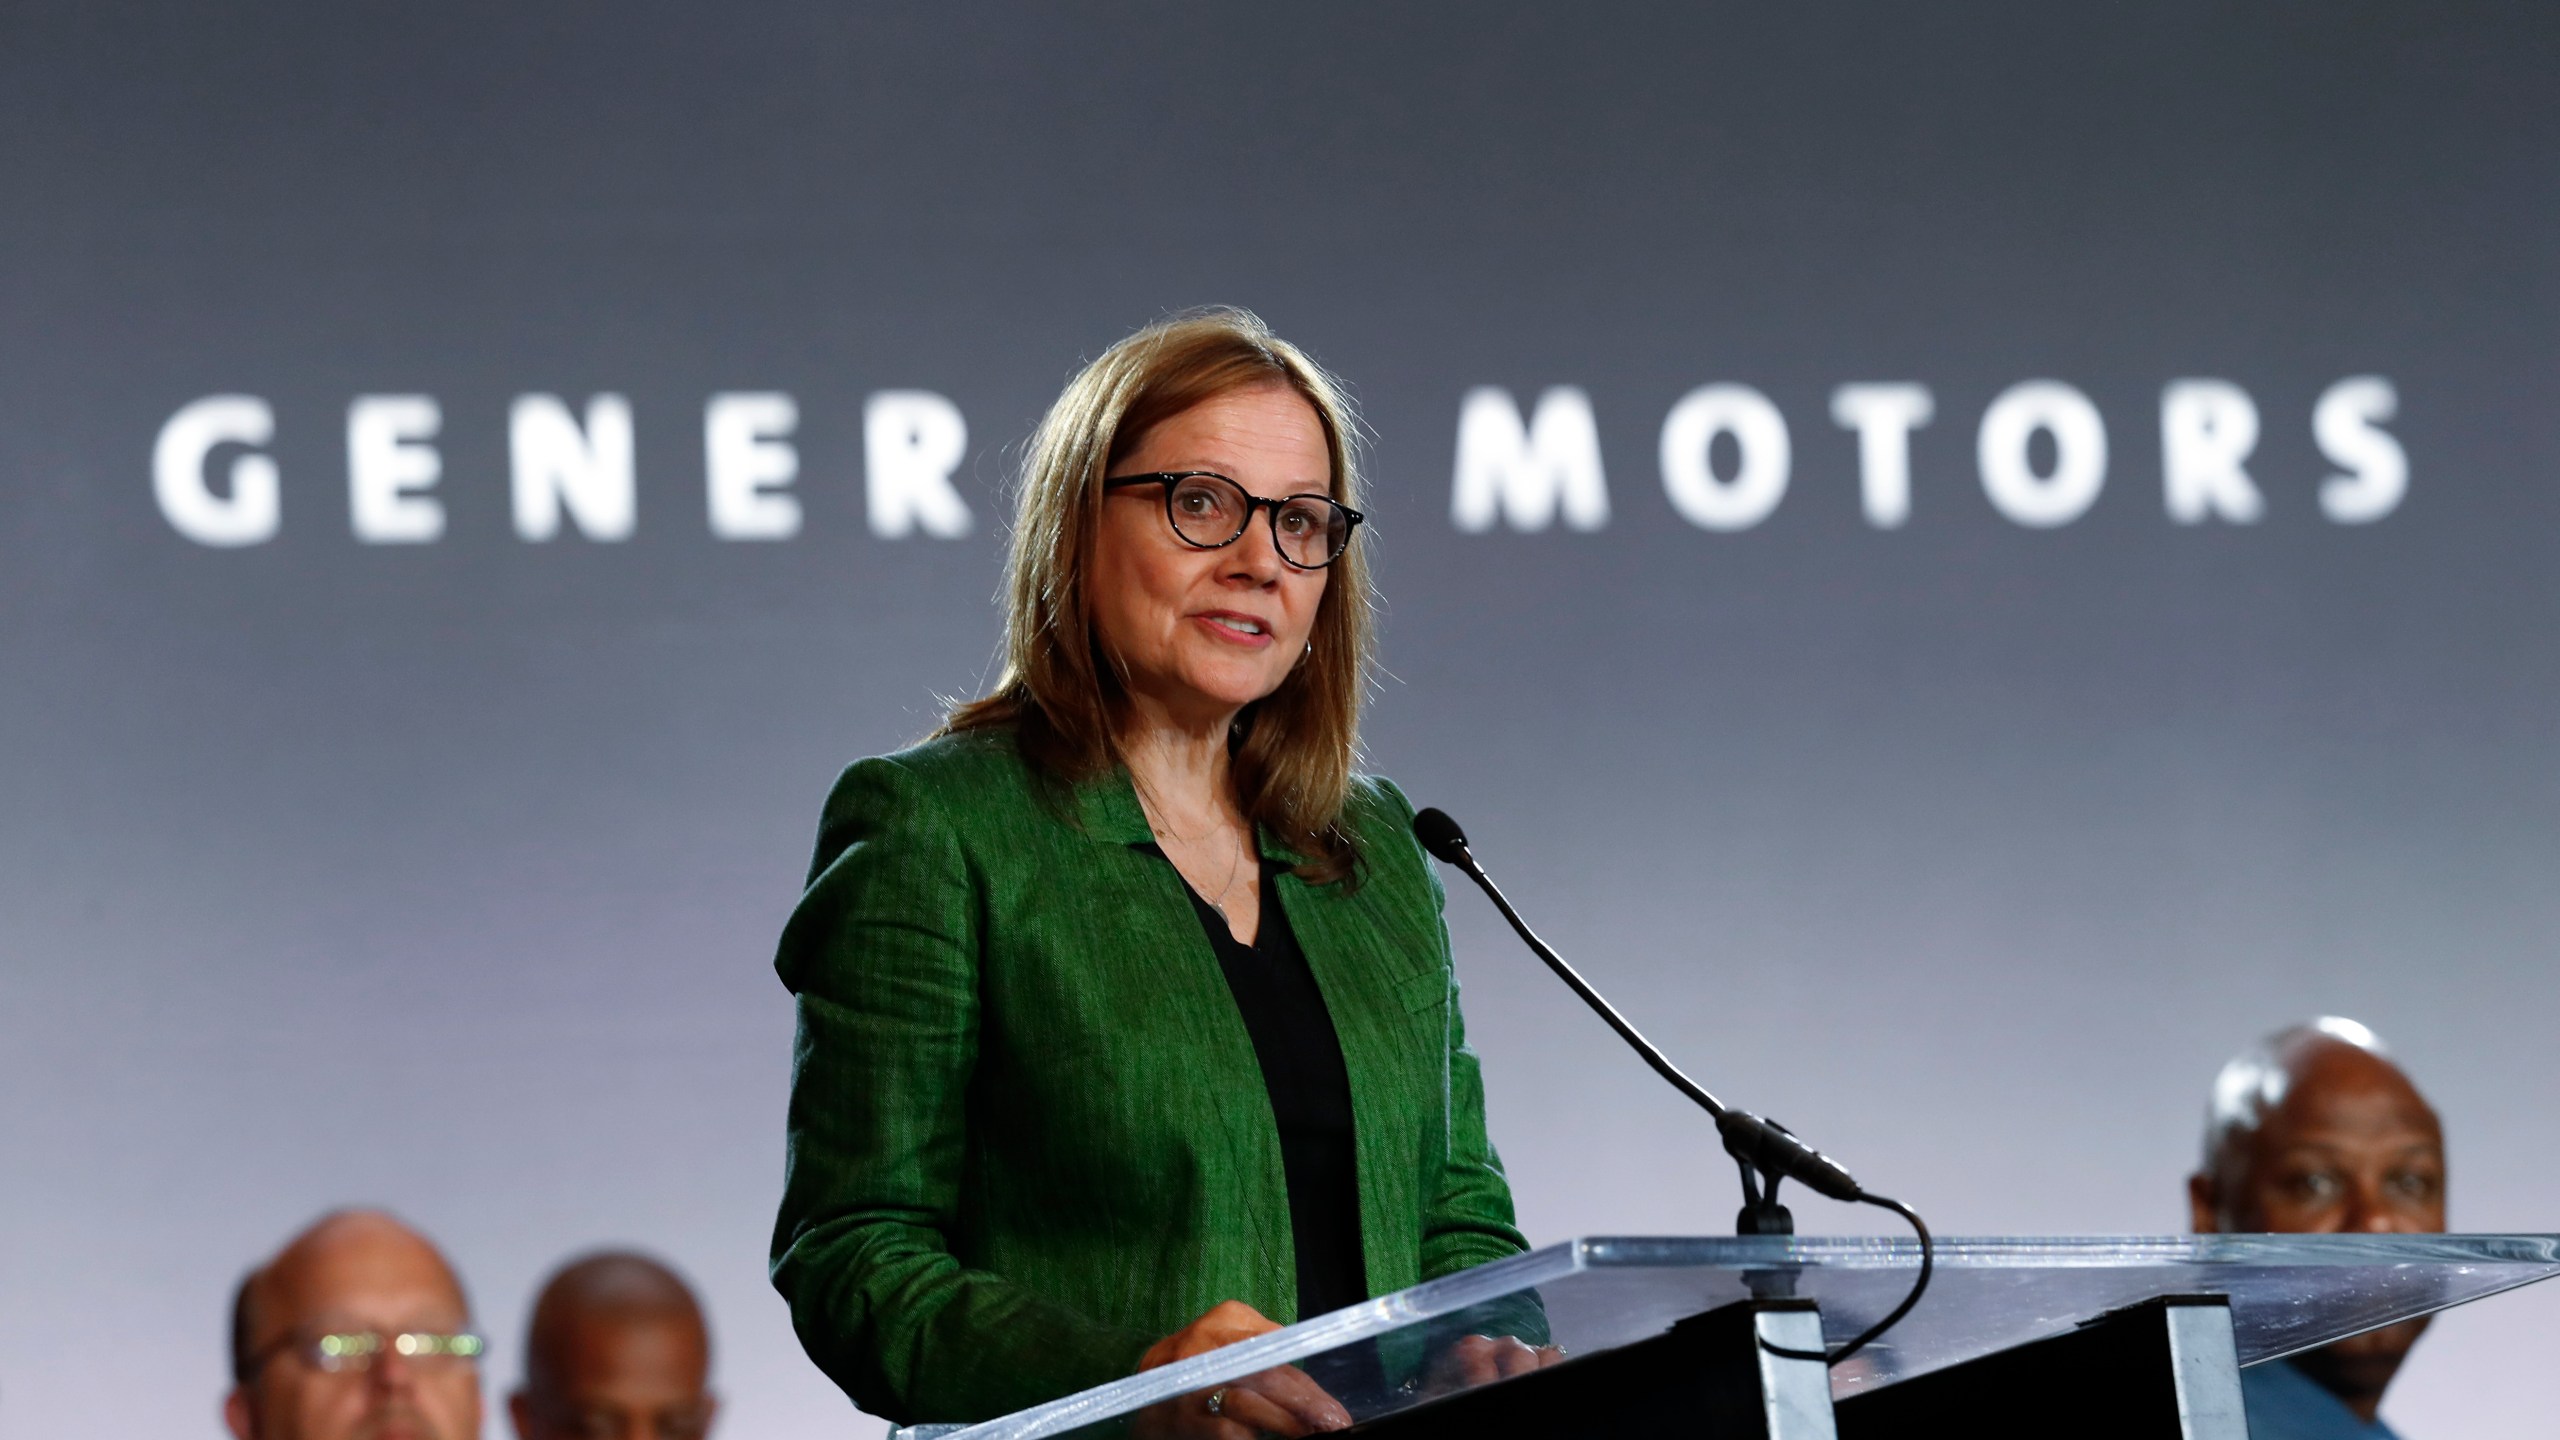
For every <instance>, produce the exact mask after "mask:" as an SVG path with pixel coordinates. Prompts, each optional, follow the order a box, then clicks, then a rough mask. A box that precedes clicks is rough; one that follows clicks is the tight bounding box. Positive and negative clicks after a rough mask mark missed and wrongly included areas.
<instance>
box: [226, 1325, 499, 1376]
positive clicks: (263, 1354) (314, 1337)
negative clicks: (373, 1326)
mask: <svg viewBox="0 0 2560 1440" xmlns="http://www.w3.org/2000/svg"><path fill="white" fill-rule="evenodd" d="M487 1348H488V1342H486V1341H484V1340H482V1339H481V1338H480V1337H479V1336H477V1335H474V1334H472V1333H471V1332H469V1331H467V1330H463V1331H456V1332H454V1333H452V1334H449V1335H448V1334H438V1333H436V1332H433V1331H426V1330H403V1331H400V1332H399V1333H397V1334H390V1335H386V1334H384V1333H383V1332H381V1331H379V1330H338V1331H330V1332H328V1333H325V1334H314V1333H311V1332H309V1331H300V1330H296V1331H287V1332H286V1333H285V1334H283V1335H280V1336H278V1337H276V1339H274V1340H273V1341H271V1342H269V1343H268V1345H267V1347H266V1348H265V1349H263V1350H260V1351H259V1352H257V1353H256V1354H255V1355H252V1356H250V1357H249V1372H250V1373H251V1374H255V1373H257V1372H258V1371H259V1370H261V1369H264V1368H265V1366H266V1363H267V1362H268V1361H270V1360H273V1359H274V1358H275V1357H277V1356H278V1355H282V1354H285V1353H287V1352H290V1353H292V1354H294V1355H296V1356H299V1357H300V1358H301V1360H302V1363H303V1364H305V1365H308V1366H310V1367H311V1368H312V1369H314V1370H317V1371H319V1372H321V1373H322V1374H324V1375H345V1374H362V1373H363V1372H365V1371H367V1370H370V1369H372V1368H373V1366H374V1362H375V1361H376V1360H378V1359H380V1358H381V1357H382V1356H384V1355H397V1356H399V1357H400V1358H401V1359H403V1360H405V1361H407V1362H408V1363H410V1364H411V1365H414V1366H417V1367H418V1368H419V1369H421V1370H426V1371H439V1370H448V1369H453V1368H456V1367H458V1366H463V1365H468V1364H471V1363H472V1362H473V1361H476V1360H478V1359H479V1358H480V1352H481V1351H483V1350H485V1349H487Z"/></svg>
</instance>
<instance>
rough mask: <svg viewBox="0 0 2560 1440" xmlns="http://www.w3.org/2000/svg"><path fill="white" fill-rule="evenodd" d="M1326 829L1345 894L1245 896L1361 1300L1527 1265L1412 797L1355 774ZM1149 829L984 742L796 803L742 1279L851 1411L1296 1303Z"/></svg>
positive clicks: (1285, 1240)
mask: <svg viewBox="0 0 2560 1440" xmlns="http://www.w3.org/2000/svg"><path fill="white" fill-rule="evenodd" d="M1349 821H1350V824H1351V826H1352V829H1353V834H1354V835H1355V836H1356V838H1357V840H1358V843H1359V846H1360V850H1361V854H1362V856H1363V857H1364V871H1363V875H1362V880H1361V883H1360V885H1359V886H1358V888H1357V889H1352V888H1350V887H1348V886H1345V885H1343V884H1340V883H1335V884H1330V885H1319V886H1311V885H1308V884H1306V883H1305V882H1303V881H1301V880H1300V879H1298V878H1297V877H1296V876H1295V875H1291V874H1285V873H1284V874H1283V875H1281V877H1280V878H1279V880H1278V881H1277V883H1276V884H1275V885H1274V886H1273V887H1272V890H1273V895H1272V896H1271V897H1269V898H1276V900H1277V901H1278V903H1279V904H1280V906H1281V908H1282V909H1283V910H1284V911H1285V912H1286V913H1287V914H1288V917H1289V924H1290V928H1291V929H1292V930H1293V931H1295V932H1296V935H1297V938H1298V943H1299V945H1300V947H1301V948H1302V949H1303V950H1304V952H1305V954H1306V958H1307V964H1308V965H1309V967H1310V968H1311V969H1312V970H1313V971H1314V973H1315V978H1316V983H1317V985H1318V987H1319V988H1320V989H1321V990H1322V991H1323V994H1324V998H1325V1005H1326V1007H1327V1009H1328V1010H1330V1011H1331V1013H1332V1016H1333V1023H1334V1028H1335V1029H1336V1031H1338V1032H1339V1033H1340V1035H1341V1040H1342V1058H1343V1062H1344V1064H1345V1066H1346V1067H1347V1068H1348V1069H1349V1071H1350V1077H1351V1100H1352V1116H1353V1124H1354V1129H1355V1133H1356V1164H1357V1167H1358V1173H1359V1181H1360V1235H1361V1246H1362V1255H1363V1258H1364V1260H1365V1261H1366V1264H1367V1269H1368V1280H1369V1288H1370V1291H1371V1293H1373V1294H1384V1293H1387V1292H1389V1291H1392V1290H1399V1289H1402V1288H1404V1287H1406V1286H1409V1285H1413V1284H1416V1283H1418V1282H1420V1281H1423V1280H1426V1279H1431V1278H1434V1277H1437V1276H1441V1275H1447V1274H1450V1273H1451V1272H1453V1271H1458V1270H1464V1269H1466V1268H1468V1267H1470V1266H1474V1265H1480V1264H1483V1263H1484V1262H1486V1261H1489V1260H1497V1259H1500V1258H1502V1257H1503V1256H1506V1255H1512V1254H1516V1253H1518V1252H1519V1251H1521V1250H1523V1249H1525V1248H1527V1247H1526V1242H1525V1241H1523V1240H1522V1238H1521V1235H1520V1232H1519V1230H1518V1228H1517V1227H1515V1226H1514V1224H1513V1223H1512V1210H1511V1192H1510V1187H1509V1186H1508V1184H1507V1183H1506V1182H1505V1181H1504V1179H1503V1175H1502V1166H1501V1162H1500V1160H1499V1159H1498V1158H1496V1156H1495V1155H1494V1152H1493V1146H1492V1144H1491V1143H1490V1142H1489V1141H1488V1140H1487V1139H1486V1137H1485V1124H1484V1088H1483V1082H1482V1079H1481V1076H1480V1074H1479V1072H1478V1069H1477V1065H1476V1058H1475V1055H1474V1053H1473V1052H1472V1051H1470V1050H1468V1049H1467V1047H1466V1037H1465V1030H1464V1027H1463V1025H1462V1024H1461V1023H1460V1021H1459V1018H1458V1002H1457V986H1456V983H1455V980H1454V979H1453V977H1452V974H1451V970H1450V964H1449V939H1448V931H1447V929H1446V927H1445V926H1444V924H1443V923H1442V919H1441V906H1442V900H1443V896H1442V892H1441V889H1440V882H1439V880H1438V878H1437V877H1436V876H1434V875H1433V874H1432V873H1431V869H1430V866H1429V864H1428V862H1427V861H1426V860H1425V858H1424V856H1423V853H1422V850H1421V847H1420V846H1418V845H1417V844H1416V843H1415V842H1414V839H1413V832H1412V828H1411V827H1412V822H1413V809H1412V806H1411V805H1410V804H1408V803H1407V802H1406V800H1405V798H1404V796H1403V795H1402V794H1401V793H1400V792H1398V791H1397V790H1396V788H1395V787H1394V786H1393V785H1391V784H1389V783H1388V782H1386V781H1384V780H1379V779H1374V778H1366V777H1364V778H1362V779H1361V780H1359V781H1358V782H1357V784H1356V786H1355V787H1354V796H1353V800H1352V804H1351V807H1350V811H1349ZM1152 838H1153V836H1152V835H1151V834H1150V832H1149V830H1148V828H1147V822H1146V817H1145V815H1144V813H1143V812H1142V811H1140V809H1139V808H1138V802H1137V797H1136V794H1135V792H1134V791H1132V790H1131V788H1130V785H1129V779H1128V776H1127V774H1126V773H1125V772H1115V773H1114V774H1112V775H1111V776H1109V777H1107V778H1105V779H1103V780H1100V781H1097V782H1095V783H1093V784H1089V785H1086V786H1083V787H1081V788H1079V789H1075V790H1072V791H1059V790H1057V789H1055V788H1054V787H1044V786H1043V785H1042V783H1041V782H1040V781H1039V780H1038V779H1037V777H1036V776H1035V775H1034V773H1033V772H1032V770H1031V769H1030V767H1029V765H1028V764H1027V763H1026V762H1025V761H1024V760H1023V759H1022V757H1021V755H1020V753H1019V751H1018V750H1017V749H1016V748H1015V746H1014V743H1013V737H1012V735H1011V733H1010V732H1004V731H996V732H979V733H974V734H969V735H961V736H952V737H946V738H943V739H939V740H934V741H931V742H928V743H926V744H924V745H920V746H917V747H916V748H914V749H912V750H906V751H901V752H899V753H898V754H895V755H888V756H882V757H879V758H876V759H871V760H864V761H860V762H858V763H856V764H855V765H853V766H852V767H851V768H850V769H848V770H846V771H845V772H844V774H843V776H842V777H841V778H840V779H838V780H837V782H836V786H835V790H834V793H833V794H831V795H830V796H828V798H827V806H826V812H825V815H824V817H823V819H822V820H821V821H820V824H819V829H818V849H817V857H816V859H815V861H814V863H813V864H812V866H811V869H810V878H809V883H808V889H807V891H806V893H805V894H804V895H803V896H802V897H801V900H800V904H799V907H798V908H797V909H796V910H794V911H793V912H792V916H791V920H790V923H789V924H788V925H787V926H786V927H785V928H784V930H783V934H782V944H781V953H780V956H779V958H778V959H777V960H776V962H775V966H776V968H777V969H778V970H779V971H780V972H781V975H782V982H783V984H785V985H786V986H788V987H789V988H790V990H791V993H792V995H793V997H794V999H795V1001H796V1003H797V1006H798V1018H799V1035H798V1038H797V1040H796V1041H795V1043H794V1045H793V1049H792V1072H791V1109H790V1134H789V1149H788V1157H787V1162H786V1167H785V1179H784V1183H783V1195H782V1209H781V1215H780V1217H779V1219H778V1220H777V1222H776V1224H775V1226H774V1237H773V1257H772V1258H773V1281H774V1285H775V1286H776V1288H778V1289H779V1290H781V1292H782V1294H783V1296H784V1298H785V1299H787V1300H789V1301H790V1304H791V1317H792V1322H793V1324H794V1325H795V1326H796V1327H797V1329H798V1330H799V1333H800V1340H801V1343H802V1344H803V1345H805V1346H806V1347H808V1351H809V1355H810V1357H811V1358H812V1359H814V1360H816V1361H817V1362H818V1364H819V1366H820V1367H821V1368H823V1369H824V1370H825V1371H826V1372H827V1374H829V1375H830V1376H832V1377H834V1379H835V1381H836V1383H837V1384H839V1385H841V1386H843V1387H844V1389H845V1392H846V1393H847V1394H849V1395H851V1396H852V1397H853V1399H854V1402H855V1403H856V1404H858V1405H860V1406H861V1407H862V1408H863V1409H865V1410H868V1411H870V1412H872V1413H873V1414H875V1415H880V1416H884V1417H887V1418H888V1419H891V1420H894V1421H899V1422H902V1423H912V1422H917V1421H927V1420H976V1419H984V1418H987V1417H990V1416H995V1415H1000V1414H1003V1413H1005V1412H1007V1411H1011V1410H1016V1409H1019V1408H1021V1407H1023V1406H1025V1405H1031V1404H1036V1403H1038V1402H1040V1401H1043V1400H1049V1399H1053V1398H1055V1397H1057V1396H1060V1395H1065V1394H1069V1393H1072V1392H1074V1391H1076V1390H1080V1389H1084V1388H1086V1387H1088V1386H1092V1385H1098V1384H1101V1383H1103V1382H1105V1381H1108V1380H1112V1379H1116V1378H1118V1377H1120V1376H1123V1375H1126V1374H1129V1373H1130V1372H1131V1371H1132V1370H1134V1369H1135V1368H1136V1367H1137V1363H1138V1359H1139V1356H1140V1354H1141V1353H1142V1352H1143V1351H1144V1350H1145V1349H1146V1348H1147V1347H1148V1346H1149V1345H1150V1344H1152V1343H1154V1342H1155V1341H1156V1340H1159V1339H1161V1338H1163V1337H1164V1336H1166V1335H1170V1334H1172V1333H1173V1332H1174V1331H1176V1330H1178V1329H1180V1328H1182V1327H1183V1326H1184V1325H1186V1324H1188V1323H1189V1322H1190V1321H1192V1320H1193V1319H1195V1318H1197V1317H1198V1316H1199V1315H1200V1314H1201V1312H1203V1311H1205V1310H1207V1309H1208V1308H1209V1307H1210V1306H1212V1305H1215V1304H1216V1303H1218V1302H1219V1301H1221V1300H1229V1299H1236V1300H1242V1301H1244V1302H1245V1303H1247V1304H1249V1305H1251V1306H1253V1307H1254V1308H1255V1309H1257V1310H1260V1311H1261V1312H1263V1313H1264V1314H1266V1315H1269V1316H1271V1317H1272V1318H1273V1319H1276V1320H1280V1321H1283V1322H1286V1321H1290V1320H1294V1319H1296V1318H1298V1307H1297V1293H1296V1292H1297V1271H1296V1263H1297V1262H1296V1258H1295V1255H1294V1253H1293V1251H1292V1248H1291V1243H1290V1231H1289V1205H1288V1192H1287V1187H1286V1182H1285V1181H1284V1179H1283V1177H1282V1172H1281V1165H1280V1138H1279V1132H1278V1129H1277V1127H1276V1125H1275V1123H1274V1121H1273V1119H1272V1113H1271V1105H1270V1100H1269V1095H1268V1093H1267V1092H1266V1091H1265V1089H1264V1088H1263V1082H1262V1071H1261V1067H1260V1065H1259V1063H1258V1062H1257V1061H1256V1060H1255V1058H1254V1052H1253V1042H1252V1039H1251V1038H1250V1037H1249V1036H1248V1035H1247V1034H1246V1032H1245V1027H1244V1021H1243V1019H1242V1017H1241V1016H1239V1015H1238V1013H1237V1011H1236V1007H1235V1001H1234V999H1233V997H1232V996H1230V995H1229V993H1228V991H1227V984H1226V979H1225V976H1224V975H1223V973H1222V972H1221V971H1220V970H1219V968H1218V962H1217V957H1216V955H1215V953H1214V952H1213V951H1212V950H1211V949H1210V948H1209V941H1208V937H1207V936H1206V935H1205V934H1203V933H1202V931H1201V927H1200V921H1199V919H1198V917H1197V915H1196V913H1195V912H1194V911H1193V910H1192V908H1191V903H1190V901H1189V900H1188V899H1187V898H1186V897H1185V895H1184V894H1183V887H1182V881H1181V879H1180V878H1179V876H1177V875H1176V873H1175V872H1174V870H1173V867H1171V866H1170V865H1167V864H1165V863H1164V862H1163V861H1162V860H1160V859H1157V858H1155V857H1153V856H1150V855H1147V854H1144V853H1141V852H1139V851H1137V850H1135V849H1133V848H1131V847H1132V846H1134V845H1137V844H1140V843H1143V842H1145V841H1148V840H1150V839H1152ZM1261 845H1262V851H1263V853H1264V854H1265V855H1266V856H1274V857H1278V858H1281V859H1284V860H1294V859H1296V858H1297V857H1295V856H1293V855H1291V854H1290V853H1289V852H1288V851H1287V850H1285V849H1283V848H1281V847H1279V846H1278V845H1276V844H1275V843H1274V842H1273V841H1272V839H1271V838H1270V837H1269V836H1268V835H1265V836H1263V837H1262V841H1261ZM1266 903H1268V899H1267V900H1266Z"/></svg>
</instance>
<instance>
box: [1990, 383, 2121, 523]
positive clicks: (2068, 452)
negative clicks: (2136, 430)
mask: <svg viewBox="0 0 2560 1440" xmlns="http://www.w3.org/2000/svg"><path fill="white" fill-rule="evenodd" d="M2039 430H2042V431H2044V432H2045V433H2047V434H2049V435H2051V436H2052V437H2053V472H2052V473H2051V474H2049V475H2038V474H2037V473H2036V471H2035V466H2034V464H2033V463H2032V462H2031V461H2030V460H2029V458H2028V455H2027V442H2028V441H2029V440H2030V439H2031V438H2032V437H2033V436H2034V435H2035V432H2037V431H2039ZM1974 459H1975V462H1976V464H1977V465H1978V466H1979V467H1980V469H1981V471H1982V489H1983V493H1984V494H1986V495H1989V496H1990V497H1991V503H1992V505H1993V506H1994V507H1996V508H1997V509H1998V510H1999V511H2000V513H2001V514H2003V515H2006V516H2008V517H2009V518H2010V519H2011V520H2014V521H2016V522H2017V523H2018V524H2021V525H2029V526H2034V527H2036V528H2037V529H2047V528H2050V527H2052V526H2056V525H2068V524H2070V523H2071V522H2072V521H2074V520H2077V519H2079V518H2080V516H2081V514H2082V512H2084V511H2086V510H2087V509H2088V508H2089V506H2090V505H2091V504H2092V503H2094V502H2095V501H2096V500H2097V498H2098V490H2099V487H2101V486H2103V485H2105V484H2106V482H2107V425H2106V422H2105V421H2104V420H2102V419H2100V418H2099V417H2098V407H2097V406H2095V405H2092V404H2090V403H2089V397H2088V396H2086V395H2083V394H2081V393H2080V392H2079V391H2078V390H2075V389H2073V388H2072V387H2070V386H2068V385H2065V384H2063V383H2062V382H2061V381H2059V380H2022V381H2020V382H2018V383H2017V384H2015V385H2012V386H2010V387H2009V388H2008V389H2006V390H2003V391H2001V392H2000V397H1999V398H1998V399H1996V400H1994V401H1992V402H1991V408H1989V409H1987V410H1985V411H1983V412H1982V428H1981V429H1980V430H1979V431H1977V432H1976V433H1975V436H1974Z"/></svg>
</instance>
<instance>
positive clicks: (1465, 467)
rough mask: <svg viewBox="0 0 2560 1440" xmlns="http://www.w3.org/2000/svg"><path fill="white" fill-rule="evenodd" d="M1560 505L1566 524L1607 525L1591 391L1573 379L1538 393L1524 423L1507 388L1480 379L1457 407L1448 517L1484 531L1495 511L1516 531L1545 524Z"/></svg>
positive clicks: (1606, 498) (1588, 527)
mask: <svg viewBox="0 0 2560 1440" xmlns="http://www.w3.org/2000/svg"><path fill="white" fill-rule="evenodd" d="M1558 506H1562V508H1563V510H1564V520H1565V523H1566V524H1567V525H1570V526H1572V527H1573V528H1574V529H1576V530H1597V529H1599V528H1601V527H1602V526H1604V525H1606V524H1608V523H1609V487H1608V482H1607V481H1606V480H1605V479H1604V478H1603V477H1602V475H1601V472H1600V427H1599V425H1598V423H1597V422H1595V421H1594V420H1593V419H1592V417H1591V397H1590V396H1588V395H1585V394H1584V393H1582V391H1581V390H1579V389H1577V388H1575V387H1573V386H1571V385H1557V386H1552V387H1550V388H1549V389H1548V390H1546V391H1545V392H1544V393H1543V394H1541V395H1539V396H1538V408H1537V411H1536V413H1535V414H1533V415H1532V416H1531V417H1530V419H1529V421H1528V423H1527V424H1525V425H1523V424H1522V423H1521V420H1520V407H1519V406H1518V405H1517V404H1515V403H1514V402H1513V401H1512V398H1511V392H1510V391H1508V390H1504V389H1502V388H1500V387H1498V386H1493V385H1480V386H1477V387H1476V388H1475V389H1472V390H1469V391H1468V392H1467V398H1466V400H1465V401H1464V402H1463V403H1462V404H1461V405H1460V406H1459V407H1458V466H1457V475H1456V479H1455V483H1454V484H1453V486H1452V488H1451V490H1450V495H1449V515H1450V518H1451V519H1453V520H1455V521H1456V522H1457V525H1458V528H1459V529H1461V530H1465V531H1468V532H1471V533H1481V532H1483V531H1486V530H1490V529H1492V528H1493V522H1494V515H1495V513H1496V511H1497V509H1498V510H1499V512H1500V514H1501V516H1502V518H1503V519H1504V520H1505V521H1507V522H1509V524H1510V526H1511V528H1512V529H1514V530H1530V531H1536V530H1544V529H1546V528H1547V525H1548V523H1549V522H1550V521H1552V520H1554V519H1555V514H1556V510H1557V508H1558Z"/></svg>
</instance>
